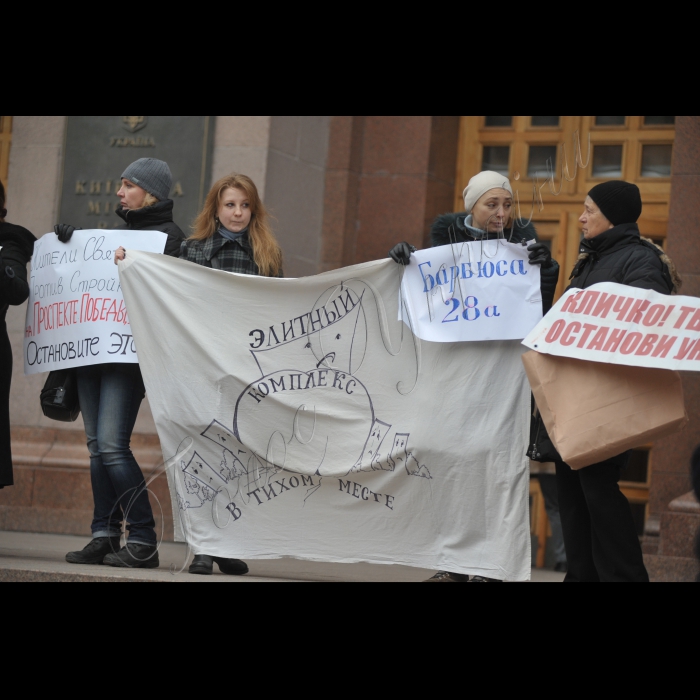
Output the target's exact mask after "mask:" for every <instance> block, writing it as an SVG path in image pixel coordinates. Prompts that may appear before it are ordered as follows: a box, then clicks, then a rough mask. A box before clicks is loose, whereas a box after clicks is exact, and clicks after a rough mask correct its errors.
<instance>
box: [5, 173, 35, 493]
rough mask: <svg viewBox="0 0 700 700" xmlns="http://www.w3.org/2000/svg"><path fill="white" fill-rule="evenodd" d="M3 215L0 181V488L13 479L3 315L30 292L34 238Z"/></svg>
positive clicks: (8, 358) (8, 363)
mask: <svg viewBox="0 0 700 700" xmlns="http://www.w3.org/2000/svg"><path fill="white" fill-rule="evenodd" d="M5 216H7V210H6V209H5V188H4V186H3V184H2V182H0V489H1V488H3V487H4V486H10V485H12V484H13V483H14V481H13V478H12V452H11V449H10V382H11V381H12V347H11V345H10V339H9V337H8V336H7V327H6V325H5V315H6V314H7V309H8V306H9V305H10V304H12V306H18V305H19V304H23V303H24V302H25V301H26V300H27V297H28V296H29V285H28V284H27V263H28V262H29V259H30V258H31V256H32V252H33V251H34V241H36V238H34V236H33V235H32V234H31V233H30V232H29V231H27V229H26V228H22V227H21V226H16V225H15V224H10V223H8V222H6V221H5Z"/></svg>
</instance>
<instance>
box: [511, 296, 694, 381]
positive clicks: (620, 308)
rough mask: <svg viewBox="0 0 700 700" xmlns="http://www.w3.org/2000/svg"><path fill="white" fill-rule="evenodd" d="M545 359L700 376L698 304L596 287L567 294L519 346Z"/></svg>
mask: <svg viewBox="0 0 700 700" xmlns="http://www.w3.org/2000/svg"><path fill="white" fill-rule="evenodd" d="M523 345H526V346H527V347H529V348H531V349H532V350H537V352H544V353H548V354H550V355H562V356H564V357H575V358H578V359H579V360H590V361H592V362H610V363H612V364H616V365H634V366H637V367H658V368H661V369H676V370H695V371H698V370H700V298H698V297H687V296H671V295H670V294H659V293H658V292H653V291H651V290H648V289H637V288H636V287H629V286H627V285H624V284H615V283H613V282H601V283H599V284H594V285H592V286H590V287H588V288H587V289H585V290H581V289H570V290H569V291H568V292H566V294H564V296H562V297H561V299H559V301H558V302H557V303H556V304H555V305H554V306H553V307H552V309H551V310H550V311H549V313H548V314H547V315H546V316H545V317H544V318H543V319H542V321H541V322H540V323H539V324H537V326H536V327H535V328H533V329H532V331H531V332H530V333H529V334H528V335H527V337H526V338H525V339H524V340H523Z"/></svg>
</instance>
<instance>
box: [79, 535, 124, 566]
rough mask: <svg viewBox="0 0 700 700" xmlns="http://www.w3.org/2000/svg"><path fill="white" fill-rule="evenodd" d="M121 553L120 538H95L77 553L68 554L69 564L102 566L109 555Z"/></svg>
mask: <svg viewBox="0 0 700 700" xmlns="http://www.w3.org/2000/svg"><path fill="white" fill-rule="evenodd" d="M118 551H119V537H95V538H93V539H91V540H90V541H89V542H88V543H87V544H86V545H85V547H83V548H82V549H81V550H79V551H77V552H68V554H66V561H67V562H68V563H69V564H102V561H103V559H104V558H105V556H106V555H107V554H111V553H112V552H118Z"/></svg>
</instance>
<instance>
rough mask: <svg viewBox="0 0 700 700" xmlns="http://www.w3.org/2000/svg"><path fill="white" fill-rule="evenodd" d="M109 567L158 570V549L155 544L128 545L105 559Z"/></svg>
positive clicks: (128, 543)
mask: <svg viewBox="0 0 700 700" xmlns="http://www.w3.org/2000/svg"><path fill="white" fill-rule="evenodd" d="M104 563H105V564H107V566H121V567H127V568H129V569H157V568H158V566H159V565H160V563H159V561H158V547H156V545H154V544H136V543H130V542H127V543H126V547H122V548H121V549H120V550H119V551H118V552H117V553H116V554H108V555H107V556H106V557H105V558H104Z"/></svg>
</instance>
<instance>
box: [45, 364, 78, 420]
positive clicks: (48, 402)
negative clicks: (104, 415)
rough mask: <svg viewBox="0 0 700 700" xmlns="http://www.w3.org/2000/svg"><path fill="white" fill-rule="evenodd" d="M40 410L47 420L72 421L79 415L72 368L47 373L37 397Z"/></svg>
mask: <svg viewBox="0 0 700 700" xmlns="http://www.w3.org/2000/svg"><path fill="white" fill-rule="evenodd" d="M39 399H40V401H41V410H42V412H43V414H44V415H45V416H46V417H47V418H51V419H52V420H60V421H64V422H70V421H74V420H75V419H76V418H77V417H78V415H79V414H80V403H79V401H78V376H77V372H76V371H75V369H74V368H71V369H58V370H54V371H53V372H49V376H48V377H47V379H46V383H45V384H44V388H43V389H42V390H41V394H40V397H39Z"/></svg>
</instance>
